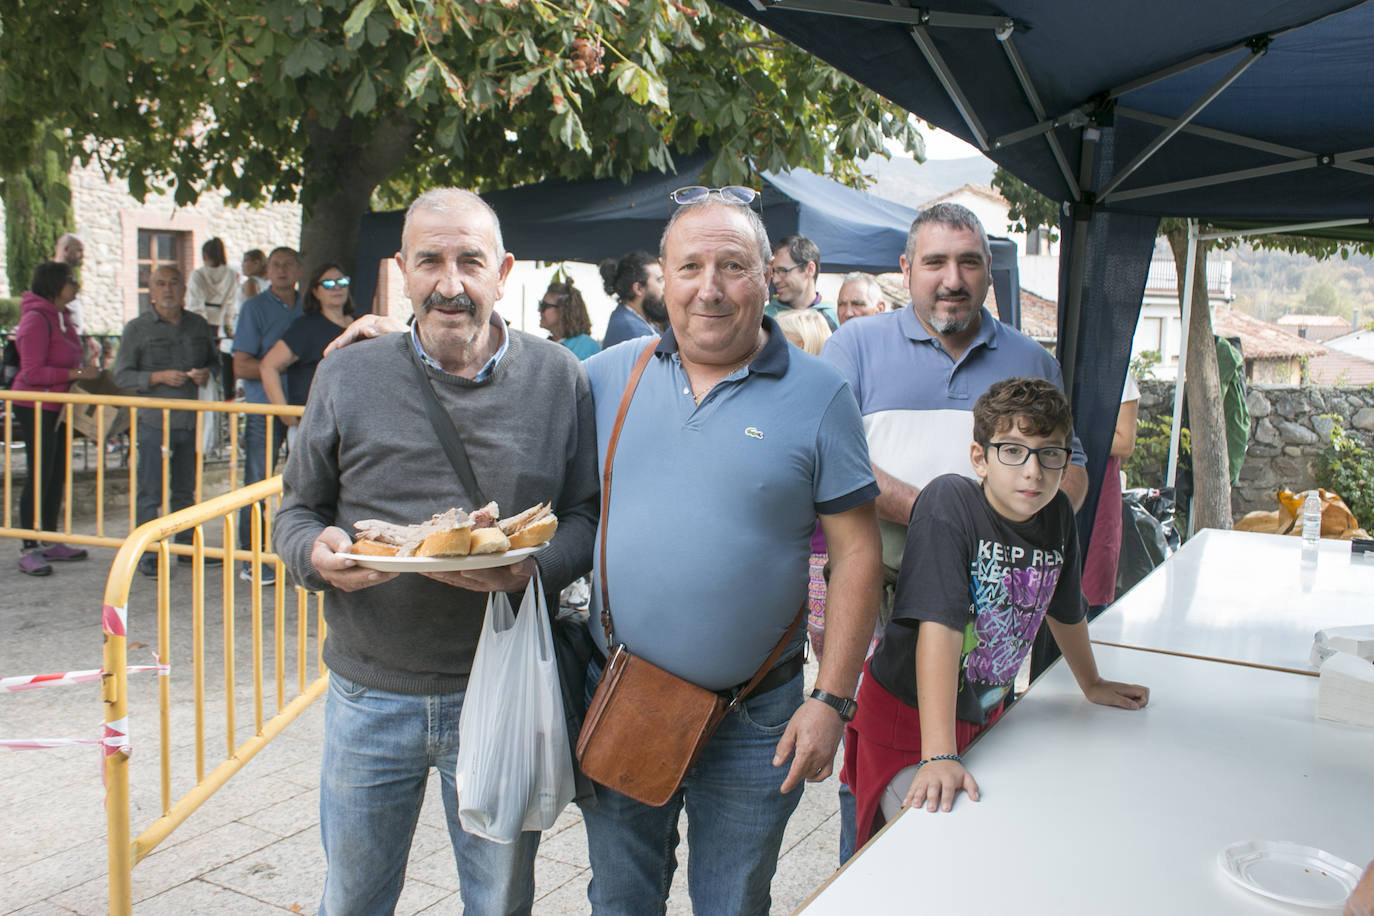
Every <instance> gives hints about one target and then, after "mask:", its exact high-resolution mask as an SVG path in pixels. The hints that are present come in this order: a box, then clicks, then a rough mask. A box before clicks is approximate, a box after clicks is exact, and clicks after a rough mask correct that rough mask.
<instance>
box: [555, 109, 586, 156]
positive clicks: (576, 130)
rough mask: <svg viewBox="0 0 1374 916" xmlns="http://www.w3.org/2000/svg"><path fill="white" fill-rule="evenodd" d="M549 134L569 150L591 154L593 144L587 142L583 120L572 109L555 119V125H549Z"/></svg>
mask: <svg viewBox="0 0 1374 916" xmlns="http://www.w3.org/2000/svg"><path fill="white" fill-rule="evenodd" d="M549 133H551V134H553V136H554V137H556V138H558V140H560V141H561V142H562V143H563V145H564V146H565V147H567V148H568V149H575V150H583V151H585V152H591V144H590V143H588V142H587V132H586V130H585V129H584V128H583V126H582V119H581V118H579V117H578V116H577V113H576V112H574V111H572V110H571V109H567V110H565V111H564V112H563V113H562V114H560V115H557V116H556V117H555V118H554V119H553V123H552V124H550V125H549Z"/></svg>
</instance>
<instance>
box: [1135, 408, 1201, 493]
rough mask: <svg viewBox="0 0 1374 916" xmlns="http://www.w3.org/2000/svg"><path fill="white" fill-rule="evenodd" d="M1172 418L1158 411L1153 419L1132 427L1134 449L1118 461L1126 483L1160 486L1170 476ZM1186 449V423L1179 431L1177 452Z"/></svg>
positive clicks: (1187, 441) (1140, 485)
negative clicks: (1121, 460)
mask: <svg viewBox="0 0 1374 916" xmlns="http://www.w3.org/2000/svg"><path fill="white" fill-rule="evenodd" d="M1170 421H1171V418H1170V417H1169V416H1168V415H1164V414H1161V415H1160V416H1157V417H1155V418H1154V419H1153V420H1142V421H1141V422H1140V424H1139V425H1138V426H1136V429H1135V451H1133V452H1131V456H1130V457H1129V458H1127V459H1126V460H1125V461H1123V462H1121V469H1122V470H1123V471H1125V472H1126V486H1128V487H1162V486H1164V482H1165V481H1166V480H1168V479H1169V475H1168V471H1169V424H1170ZM1188 452H1189V438H1188V427H1186V426H1185V427H1183V429H1182V430H1180V431H1179V438H1178V453H1179V455H1180V456H1183V455H1186V454H1188Z"/></svg>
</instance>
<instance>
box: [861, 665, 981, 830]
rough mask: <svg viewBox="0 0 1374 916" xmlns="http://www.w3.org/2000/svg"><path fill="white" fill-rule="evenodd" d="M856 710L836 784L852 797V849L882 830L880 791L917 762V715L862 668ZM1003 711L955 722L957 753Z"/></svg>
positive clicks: (866, 666) (918, 747) (918, 756)
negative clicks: (854, 837)
mask: <svg viewBox="0 0 1374 916" xmlns="http://www.w3.org/2000/svg"><path fill="white" fill-rule="evenodd" d="M858 699H859V710H858V712H857V713H855V715H854V721H853V722H850V723H849V724H848V725H846V726H845V729H844V768H843V769H842V770H841V771H840V781H841V782H843V783H844V784H845V785H847V786H849V787H850V789H852V790H853V792H854V801H855V803H856V807H857V809H858V825H857V826H858V837H857V843H856V846H855V848H858V847H860V846H863V844H865V843H867V842H868V841H869V839H870V838H871V837H872V836H873V834H874V833H876V832H877V831H878V828H880V827H882V826H883V823H884V821H883V815H882V807H881V802H882V797H883V790H884V789H886V788H887V784H888V783H889V782H891V781H892V778H893V777H894V776H896V775H897V774H898V773H900V772H901V771H902V769H903V768H905V767H909V766H913V765H915V764H917V763H920V762H921V716H920V713H919V712H917V710H916V707H914V706H908V705H907V704H905V703H903V702H902V701H901V700H899V699H897V698H896V697H895V696H893V695H892V694H891V693H888V692H887V690H885V689H883V687H882V685H881V684H879V683H878V682H877V681H876V680H875V679H874V678H873V676H872V674H871V672H869V670H868V665H867V664H865V665H864V676H863V679H862V682H861V684H860V686H859V697H858ZM1001 715H1002V706H1001V705H998V707H997V708H996V709H994V710H993V711H992V712H990V713H988V719H987V722H985V723H984V724H982V725H974V724H973V723H972V722H965V721H963V720H962V719H956V720H955V722H954V742H955V746H956V747H957V748H958V750H959V751H960V752H962V751H963V750H964V748H966V747H968V744H969V742H970V741H972V740H973V738H974V736H975V735H977V734H978V733H979V732H982V731H983V730H984V729H986V728H988V727H989V726H990V725H992V724H993V723H994V722H996V721H997V720H998V719H999V718H1000V717H1001Z"/></svg>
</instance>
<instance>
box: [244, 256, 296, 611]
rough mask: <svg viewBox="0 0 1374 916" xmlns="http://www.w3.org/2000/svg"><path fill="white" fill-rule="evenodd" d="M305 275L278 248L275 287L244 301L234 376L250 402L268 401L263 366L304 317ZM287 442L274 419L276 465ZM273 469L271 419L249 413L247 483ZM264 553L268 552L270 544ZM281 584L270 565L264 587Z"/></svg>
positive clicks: (247, 514)
mask: <svg viewBox="0 0 1374 916" xmlns="http://www.w3.org/2000/svg"><path fill="white" fill-rule="evenodd" d="M300 275H301V259H300V255H298V254H296V252H295V250H294V249H291V248H275V249H273V251H272V253H271V254H270V255H268V257H267V280H268V282H269V283H270V284H271V286H269V287H268V288H267V289H265V290H263V291H262V292H260V293H258V294H257V295H256V296H254V297H252V298H251V299H249V300H247V301H246V302H244V303H243V307H242V308H241V309H239V316H238V321H237V323H236V324H235V325H234V375H235V376H237V377H238V378H239V379H241V380H242V381H243V396H244V399H245V400H246V401H247V402H248V403H249V404H266V403H268V399H267V392H266V391H265V390H263V387H262V379H261V375H260V374H259V368H258V367H259V365H260V364H261V363H262V358H263V357H264V356H266V355H267V351H268V350H270V349H272V346H273V344H275V343H276V342H277V341H278V340H279V339H280V338H281V336H282V334H284V333H286V329H287V328H288V327H289V326H290V325H291V321H292V320H293V319H294V318H296V316H298V315H300V314H301V310H300V305H299V304H298V303H297V301H296V283H297V281H299V280H300ZM282 381H283V382H285V379H284V378H283V380H282ZM285 441H286V426H285V425H284V424H282V423H281V422H279V421H274V422H273V423H272V460H273V462H275V461H276V455H277V452H278V451H280V449H281V446H282V443H283V442H285ZM271 470H272V469H271V468H270V467H268V461H267V418H266V417H265V416H263V415H262V414H249V415H248V418H247V421H246V423H245V425H244V432H243V482H244V483H245V484H250V483H257V482H258V481H259V480H262V479H264V478H265V477H267V474H268V473H269V472H270V471H271ZM251 522H252V508H251V507H249V506H245V507H244V508H243V510H242V511H240V512H239V547H241V548H242V549H244V550H248V549H249V548H250V547H251V546H252V543H251V538H252V531H251V528H250V523H251ZM263 549H267V545H266V544H264V545H263ZM239 577H240V578H242V579H251V578H252V572H251V570H250V569H249V564H247V563H244V564H243V569H242V570H240V572H239ZM275 581H276V574H275V573H274V572H273V571H272V569H271V567H268V566H264V567H263V569H262V584H263V585H271V584H272V583H273V582H275Z"/></svg>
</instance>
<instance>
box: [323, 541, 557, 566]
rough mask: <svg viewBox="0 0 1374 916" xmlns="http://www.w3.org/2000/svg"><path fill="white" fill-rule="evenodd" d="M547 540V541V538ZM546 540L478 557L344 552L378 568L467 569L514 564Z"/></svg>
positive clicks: (358, 560) (538, 547) (366, 564)
mask: <svg viewBox="0 0 1374 916" xmlns="http://www.w3.org/2000/svg"><path fill="white" fill-rule="evenodd" d="M546 543H547V542H546ZM543 546H544V545H543V544H536V545H535V546H534V547H521V548H519V549H517V550H507V551H506V552H505V553H484V554H479V555H477V556H475V557H374V556H365V555H359V554H356V553H348V554H344V556H347V557H352V558H353V560H354V561H355V562H356V563H357V564H358V565H359V566H364V567H366V568H368V569H375V570H377V571H378V572H409V573H425V572H456V571H459V570H464V569H494V568H495V567H497V566H511V565H513V564H515V563H518V562H520V561H521V560H523V559H524V558H525V557H527V556H529V555H530V554H532V553H534V552H536V551H538V550H539V549H540V548H542V547H543Z"/></svg>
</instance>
